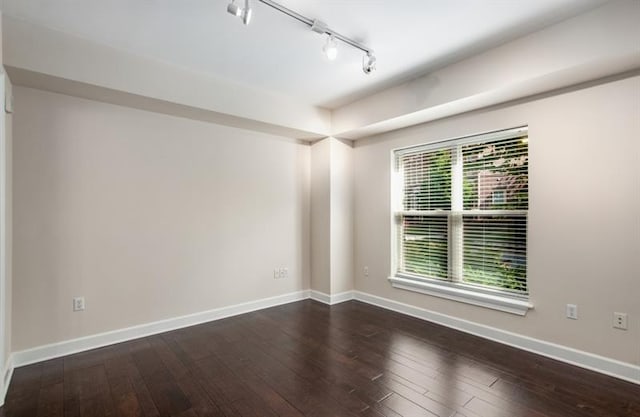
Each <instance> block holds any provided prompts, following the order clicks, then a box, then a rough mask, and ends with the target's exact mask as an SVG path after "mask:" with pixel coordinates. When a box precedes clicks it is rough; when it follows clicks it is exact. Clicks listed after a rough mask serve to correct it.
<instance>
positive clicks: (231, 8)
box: [227, 0, 242, 17]
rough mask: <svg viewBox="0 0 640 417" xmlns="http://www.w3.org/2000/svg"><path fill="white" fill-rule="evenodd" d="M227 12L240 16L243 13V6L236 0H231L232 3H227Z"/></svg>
mask: <svg viewBox="0 0 640 417" xmlns="http://www.w3.org/2000/svg"><path fill="white" fill-rule="evenodd" d="M227 12H229V13H230V14H232V15H234V16H238V17H239V16H240V15H241V14H242V7H240V6H238V5H237V4H236V1H235V0H231V3H229V4H228V5H227Z"/></svg>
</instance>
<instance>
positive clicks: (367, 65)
mask: <svg viewBox="0 0 640 417" xmlns="http://www.w3.org/2000/svg"><path fill="white" fill-rule="evenodd" d="M375 70H376V56H375V55H373V51H367V54H366V55H365V56H363V57H362V71H364V73H365V74H371V73H372V72H373V71H375Z"/></svg>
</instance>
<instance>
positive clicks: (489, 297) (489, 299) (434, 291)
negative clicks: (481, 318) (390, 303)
mask: <svg viewBox="0 0 640 417" xmlns="http://www.w3.org/2000/svg"><path fill="white" fill-rule="evenodd" d="M389 281H390V282H391V285H392V286H393V287H394V288H399V289H402V290H407V291H415V292H419V293H423V294H428V295H432V296H434V297H440V298H446V299H448V300H454V301H459V302H461V303H467V304H473V305H476V306H480V307H486V308H490V309H493V310H499V311H504V312H507V313H511V314H517V315H519V316H524V315H525V314H527V311H528V310H529V309H532V308H533V304H531V303H530V302H529V301H528V300H526V299H522V298H515V297H509V296H505V295H501V294H488V293H484V292H479V291H473V290H470V289H467V288H466V287H462V286H459V285H455V284H449V283H446V284H445V283H440V282H437V281H426V280H415V279H408V278H402V277H389Z"/></svg>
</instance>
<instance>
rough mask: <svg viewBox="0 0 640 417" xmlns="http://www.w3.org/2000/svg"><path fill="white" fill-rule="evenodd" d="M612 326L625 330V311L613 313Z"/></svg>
mask: <svg viewBox="0 0 640 417" xmlns="http://www.w3.org/2000/svg"><path fill="white" fill-rule="evenodd" d="M613 327H614V328H616V329H621V330H627V313H618V312H615V313H613Z"/></svg>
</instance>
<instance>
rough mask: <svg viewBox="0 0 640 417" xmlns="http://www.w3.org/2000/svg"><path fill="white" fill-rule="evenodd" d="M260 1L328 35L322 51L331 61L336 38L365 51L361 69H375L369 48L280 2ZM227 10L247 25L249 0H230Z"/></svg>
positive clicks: (366, 70) (249, 13) (374, 60)
mask: <svg viewBox="0 0 640 417" xmlns="http://www.w3.org/2000/svg"><path fill="white" fill-rule="evenodd" d="M257 1H259V2H260V3H263V4H266V5H267V6H269V7H271V8H273V9H275V10H277V11H279V12H280V13H283V14H286V15H287V16H289V17H292V18H294V19H296V20H297V21H299V22H302V23H304V24H306V25H308V26H310V27H311V30H313V31H314V32H316V33H319V34H321V35H325V34H326V35H328V39H327V42H326V44H325V45H324V47H323V48H322V51H323V52H324V53H325V55H326V56H327V58H329V60H331V61H333V60H334V59H336V57H337V56H338V42H337V41H338V40H339V41H341V42H344V43H346V44H347V45H350V46H352V47H354V48H356V49H360V50H361V51H362V52H364V53H365V56H364V57H363V58H362V71H364V73H365V74H371V73H372V72H374V71H375V69H376V57H375V55H374V54H373V50H372V49H371V48H368V47H366V46H365V45H363V44H361V43H360V42H358V41H354V40H353V39H351V38H347V37H346V36H343V35H341V34H339V33H337V32H336V31H334V30H332V29H330V28H329V27H328V26H327V24H326V23H324V22H322V21H320V20H318V19H309V18H308V17H305V16H303V15H301V14H300V13H298V12H295V11H293V10H291V9H288V8H286V7H284V6H282V5H281V4H278V3H276V2H275V1H272V0H257ZM227 12H229V13H230V14H232V15H234V16H237V17H240V18H241V19H242V23H244V24H245V25H248V24H249V22H250V21H251V14H252V10H251V7H250V5H249V0H244V7H240V6H238V5H237V4H236V0H231V3H229V4H228V5H227Z"/></svg>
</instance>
